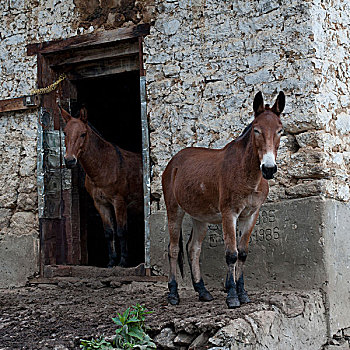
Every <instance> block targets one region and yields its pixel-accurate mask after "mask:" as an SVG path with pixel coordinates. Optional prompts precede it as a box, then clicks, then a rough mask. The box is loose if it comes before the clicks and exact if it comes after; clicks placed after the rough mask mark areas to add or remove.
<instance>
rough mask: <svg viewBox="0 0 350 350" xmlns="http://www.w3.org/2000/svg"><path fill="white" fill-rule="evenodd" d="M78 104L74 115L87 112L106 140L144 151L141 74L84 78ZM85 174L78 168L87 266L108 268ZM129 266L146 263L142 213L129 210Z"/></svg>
mask: <svg viewBox="0 0 350 350" xmlns="http://www.w3.org/2000/svg"><path fill="white" fill-rule="evenodd" d="M75 85H76V91H77V101H76V102H73V103H71V112H72V115H73V116H75V115H78V113H79V110H80V107H81V106H85V107H86V108H87V111H88V121H89V123H90V125H91V126H92V127H93V128H95V129H96V130H97V132H98V133H99V134H100V135H101V136H102V137H103V138H104V139H105V140H107V141H109V142H111V143H113V144H116V145H117V146H118V147H120V148H123V149H125V150H128V151H131V152H136V153H140V154H141V151H142V130H141V104H140V75H139V71H131V72H124V73H120V74H115V75H112V76H108V77H101V78H93V79H84V80H80V81H77V82H76V84H75ZM84 181H85V173H84V170H83V169H82V167H80V166H79V169H78V181H76V184H77V186H78V193H79V212H80V234H81V237H82V238H83V239H82V241H83V242H84V240H86V243H85V247H86V248H85V249H87V252H82V254H86V259H85V261H86V262H87V265H90V266H99V267H106V266H107V263H108V250H107V242H106V240H105V237H104V230H103V226H102V220H101V218H100V216H99V214H98V212H97V210H96V208H95V206H94V203H93V200H92V198H91V197H90V195H89V194H88V192H87V191H86V189H85V186H84ZM128 250H129V255H130V256H129V258H130V260H129V265H130V266H137V265H138V264H140V263H143V262H144V224H143V213H135V212H132V211H131V209H129V210H128Z"/></svg>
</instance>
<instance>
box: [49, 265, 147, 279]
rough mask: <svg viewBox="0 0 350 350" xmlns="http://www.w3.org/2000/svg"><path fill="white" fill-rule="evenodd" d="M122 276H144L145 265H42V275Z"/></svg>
mask: <svg viewBox="0 0 350 350" xmlns="http://www.w3.org/2000/svg"><path fill="white" fill-rule="evenodd" d="M113 276H114V277H122V276H128V277H130V276H145V266H144V264H140V265H138V266H136V267H128V268H123V267H119V266H114V267H113V268H102V267H95V266H78V265H47V266H45V267H44V274H43V277H45V278H53V277H79V278H106V277H113Z"/></svg>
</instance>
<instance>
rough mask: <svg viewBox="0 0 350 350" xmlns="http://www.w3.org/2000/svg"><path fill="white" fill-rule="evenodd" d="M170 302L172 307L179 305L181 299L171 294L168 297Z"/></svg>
mask: <svg viewBox="0 0 350 350" xmlns="http://www.w3.org/2000/svg"><path fill="white" fill-rule="evenodd" d="M168 302H169V304H171V305H179V303H180V298H179V295H178V294H177V295H175V294H169V295H168Z"/></svg>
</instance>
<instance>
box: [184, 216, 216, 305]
mask: <svg viewBox="0 0 350 350" xmlns="http://www.w3.org/2000/svg"><path fill="white" fill-rule="evenodd" d="M192 223H193V228H192V232H191V236H190V238H189V240H188V242H187V245H186V248H187V257H188V262H189V264H190V268H191V276H192V283H193V287H194V290H195V291H196V292H197V293H198V295H199V300H200V301H212V300H213V297H212V295H211V294H210V293H209V292H208V291H207V289H206V288H205V286H204V282H203V279H202V276H201V271H200V266H199V258H200V254H201V249H202V243H203V240H204V238H205V235H206V233H207V228H208V224H207V223H205V222H200V221H197V220H195V219H193V218H192Z"/></svg>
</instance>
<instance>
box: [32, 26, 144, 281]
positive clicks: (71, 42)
mask: <svg viewBox="0 0 350 350" xmlns="http://www.w3.org/2000/svg"><path fill="white" fill-rule="evenodd" d="M149 30H150V26H149V25H148V24H141V25H137V26H134V27H128V28H120V29H115V30H111V31H104V32H98V33H91V34H86V35H81V36H76V37H71V38H67V39H62V40H55V41H49V42H42V43H37V44H30V45H28V46H27V54H28V55H37V74H38V88H42V87H46V86H49V85H50V84H52V83H53V82H54V81H55V80H57V78H58V72H62V71H63V72H66V73H67V75H68V79H66V80H65V81H64V82H63V83H61V86H60V89H59V92H60V94H61V96H62V97H63V98H65V97H67V98H68V97H70V96H71V95H72V94H73V95H74V93H75V89H74V86H73V84H72V83H71V82H70V79H73V80H74V79H77V78H79V77H77V76H76V75H74V74H75V73H74V69H73V70H70V69H68V70H67V67H71V66H72V65H74V64H79V63H80V62H81V60H82V59H83V60H85V62H86V64H88V65H94V64H95V63H96V62H97V64H98V61H99V60H100V62H101V61H102V60H104V59H105V60H107V65H106V66H105V67H104V68H103V69H105V70H107V73H110V74H113V73H114V74H115V73H117V72H118V65H115V66H114V64H115V61H112V63H111V66H109V65H108V59H112V60H114V59H115V58H117V59H118V62H119V60H122V59H123V55H124V56H128V55H135V54H136V52H135V51H132V52H118V50H114V48H115V47H116V46H118V45H120V44H122V43H123V42H125V43H126V45H127V43H128V42H131V41H132V42H134V43H137V47H138V49H137V55H138V57H137V60H138V62H137V65H138V69H139V71H140V91H141V114H142V116H141V118H142V121H141V123H142V144H143V147H142V149H143V153H142V156H143V171H144V198H145V201H144V205H145V262H146V264H145V267H146V274H149V271H150V270H149V268H150V266H149V261H150V257H149V254H150V251H149V217H150V186H149V183H150V159H149V131H148V121H147V112H146V96H145V71H144V67H143V55H142V49H143V45H142V43H143V37H144V36H145V35H147V34H149ZM110 53H112V55H111V54H110ZM77 55H80V56H79V57H77ZM132 64H135V62H133V61H132ZM131 69H132V67H131ZM108 70H110V72H108ZM85 73H86V72H85ZM85 73H84V72H82V73H80V74H85ZM96 77H98V74H97V75H96ZM56 96H57V95H56V93H55V92H51V93H48V94H44V95H40V97H39V102H40V107H41V110H43V109H47V110H49V111H51V113H52V115H51V118H52V119H53V129H54V130H57V131H59V130H60V123H61V122H60V113H59V110H58V108H57V101H56ZM61 166H62V168H63V164H61ZM69 196H70V197H71V198H70V200H72V198H73V195H72V193H71V192H70V195H69ZM64 197H67V194H63V190H62V192H61V200H62V203H61V216H60V218H56V219H51V220H50V219H45V218H39V226H40V237H41V248H40V261H41V263H40V267H41V269H40V270H41V274H42V275H43V273H44V270H45V269H44V266H45V265H46V263H45V261H48V260H47V257H46V256H45V232H47V230H57V231H58V235H59V236H60V237H61V238H62V239H64V238H67V234H68V235H69V234H70V232H69V230H72V227H71V228H69V225H71V224H72V222H69V221H70V220H71V217H69V215H71V213H68V212H67V208H65V209H64V204H65V203H66V204H67V203H68V202H69V199H68V198H64ZM70 204H71V203H70ZM66 207H67V206H66ZM67 215H68V216H67ZM73 224H74V223H73ZM75 229H76V227H75ZM79 230H80V228H79ZM75 244H76V242H75ZM72 249H73V250H74V247H73V248H72ZM78 255H79V254H78ZM52 263H55V261H50V264H52ZM65 263H67V261H65ZM68 263H71V264H77V263H78V261H77V259H73V260H72V259H71V261H68Z"/></svg>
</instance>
